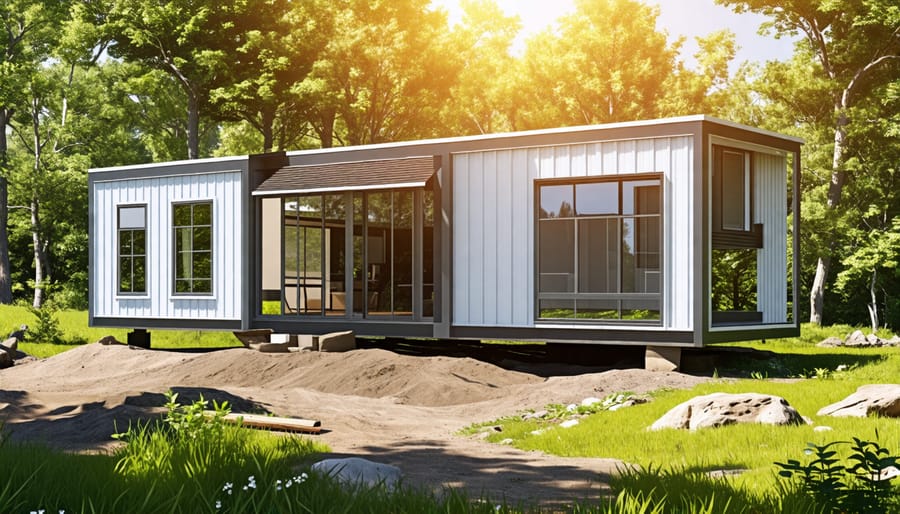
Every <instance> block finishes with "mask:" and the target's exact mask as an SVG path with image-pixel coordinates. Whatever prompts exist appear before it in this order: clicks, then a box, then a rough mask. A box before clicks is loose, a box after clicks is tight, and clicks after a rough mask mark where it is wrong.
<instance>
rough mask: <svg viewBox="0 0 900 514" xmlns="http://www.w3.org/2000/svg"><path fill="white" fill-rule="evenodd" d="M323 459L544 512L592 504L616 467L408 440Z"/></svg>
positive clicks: (583, 460)
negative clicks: (383, 468)
mask: <svg viewBox="0 0 900 514" xmlns="http://www.w3.org/2000/svg"><path fill="white" fill-rule="evenodd" d="M325 457H328V458H342V457H363V458H366V459H369V460H373V461H376V462H380V463H385V464H391V465H394V466H397V467H399V468H400V469H401V471H402V472H403V477H404V478H403V479H404V483H405V484H406V485H407V486H411V487H414V488H425V489H428V490H431V491H434V492H437V493H440V492H442V491H444V490H446V489H447V488H454V489H463V490H465V491H466V492H467V493H468V495H469V496H470V497H473V498H488V499H491V500H492V501H494V502H499V501H501V500H505V501H508V502H510V503H511V504H513V505H515V504H523V505H526V506H527V505H531V506H533V505H536V504H541V505H544V506H546V505H547V499H549V498H552V499H553V504H557V503H558V504H571V503H573V502H596V501H597V500H598V499H600V498H601V497H606V496H608V495H609V494H610V489H609V486H608V483H609V479H610V476H611V475H612V474H613V473H615V472H616V470H617V468H618V467H619V466H621V463H620V461H617V460H615V459H599V458H598V459H586V458H578V459H571V463H563V464H560V459H559V458H555V459H543V458H541V456H540V455H539V454H536V453H534V452H523V451H521V450H516V449H513V448H506V447H499V448H494V449H493V450H492V451H491V452H490V453H489V454H488V453H485V454H484V455H482V456H473V455H470V454H462V453H459V452H456V451H454V449H453V448H452V447H451V446H449V445H447V444H445V443H442V442H439V441H431V440H410V441H404V442H401V443H397V444H393V445H390V446H366V447H361V448H359V449H358V450H357V451H356V452H354V453H353V454H329V455H327V456H325Z"/></svg>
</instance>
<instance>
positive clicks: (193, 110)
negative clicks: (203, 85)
mask: <svg viewBox="0 0 900 514" xmlns="http://www.w3.org/2000/svg"><path fill="white" fill-rule="evenodd" d="M187 93H188V109H187V110H188V112H187V115H188V119H187V122H188V124H187V125H188V126H187V131H188V133H187V139H188V141H187V143H188V159H198V158H199V157H200V102H199V101H198V100H197V95H195V94H194V93H193V92H192V91H188V92H187Z"/></svg>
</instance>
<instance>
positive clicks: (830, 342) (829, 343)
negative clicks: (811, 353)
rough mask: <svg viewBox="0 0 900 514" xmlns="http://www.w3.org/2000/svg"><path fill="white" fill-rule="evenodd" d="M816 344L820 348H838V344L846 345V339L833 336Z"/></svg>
mask: <svg viewBox="0 0 900 514" xmlns="http://www.w3.org/2000/svg"><path fill="white" fill-rule="evenodd" d="M816 346H818V347H820V348H836V347H838V346H844V340H843V339H841V338H840V337H834V336H831V337H829V338H828V339H825V340H824V341H822V342H821V343H819V344H817V345H816Z"/></svg>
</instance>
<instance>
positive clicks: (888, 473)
mask: <svg viewBox="0 0 900 514" xmlns="http://www.w3.org/2000/svg"><path fill="white" fill-rule="evenodd" d="M897 477H900V469H897V467H896V466H888V467H886V468H884V469H882V470H881V473H879V476H878V480H893V479H895V478H897Z"/></svg>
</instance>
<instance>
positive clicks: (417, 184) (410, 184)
mask: <svg viewBox="0 0 900 514" xmlns="http://www.w3.org/2000/svg"><path fill="white" fill-rule="evenodd" d="M425 184H426V182H403V183H397V184H376V185H372V186H345V187H321V188H316V189H284V190H280V191H254V192H253V196H284V195H305V194H314V193H343V192H347V191H379V190H385V189H408V188H415V187H425Z"/></svg>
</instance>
